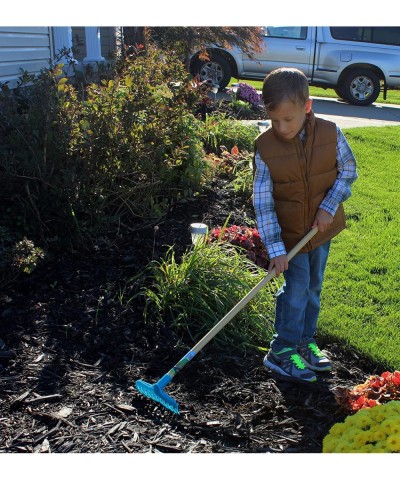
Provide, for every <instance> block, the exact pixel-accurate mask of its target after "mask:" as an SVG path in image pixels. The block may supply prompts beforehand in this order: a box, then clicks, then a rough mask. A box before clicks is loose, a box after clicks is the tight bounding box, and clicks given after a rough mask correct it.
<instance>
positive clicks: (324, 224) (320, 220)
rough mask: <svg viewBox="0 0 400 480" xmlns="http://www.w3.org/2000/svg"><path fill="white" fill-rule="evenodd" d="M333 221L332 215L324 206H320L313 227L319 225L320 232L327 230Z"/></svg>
mask: <svg viewBox="0 0 400 480" xmlns="http://www.w3.org/2000/svg"><path fill="white" fill-rule="evenodd" d="M332 222H333V217H332V215H331V214H330V213H328V212H327V211H326V210H324V209H323V208H319V209H318V212H317V214H316V215H315V218H314V222H313V224H312V226H311V228H314V227H318V231H319V232H325V230H326V229H327V228H328V227H329V225H330V224H331V223H332Z"/></svg>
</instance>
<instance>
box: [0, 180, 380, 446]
mask: <svg viewBox="0 0 400 480" xmlns="http://www.w3.org/2000/svg"><path fill="white" fill-rule="evenodd" d="M229 213H231V214H232V217H231V223H236V224H242V223H245V222H246V219H248V218H249V217H251V207H250V205H249V203H248V201H246V199H242V198H239V197H233V196H232V195H230V194H229V193H228V191H227V189H226V188H224V185H223V184H222V183H219V184H218V185H215V186H213V188H212V189H211V190H210V191H209V192H208V193H205V194H204V195H202V196H200V197H198V198H197V199H193V200H192V201H188V200H186V201H184V202H181V203H180V204H179V205H177V206H176V207H174V208H173V209H171V211H170V212H169V214H168V215H167V216H166V217H165V218H164V219H162V221H160V222H159V223H158V225H157V228H154V225H149V226H147V227H144V228H142V229H140V230H137V231H125V232H124V234H123V237H122V238H121V239H119V241H118V242H115V243H113V244H108V243H107V242H106V241H104V242H103V243H102V244H99V245H98V246H97V249H96V250H95V251H94V252H93V253H92V254H91V255H78V254H76V255H73V256H70V257H68V258H60V259H57V260H53V261H52V262H50V263H46V264H43V265H42V266H41V267H40V268H38V269H37V270H36V271H35V272H34V273H33V274H32V275H31V276H29V277H25V278H23V279H21V280H20V281H19V283H18V284H17V285H15V286H13V287H10V288H8V289H7V290H5V291H3V292H1V295H0V318H1V323H0V325H1V327H0V337H2V338H3V339H4V340H5V341H6V343H7V344H8V346H9V348H10V349H12V350H13V352H14V353H15V357H14V358H9V359H4V358H3V359H1V360H0V365H1V368H2V369H1V371H0V453H6V452H7V453H17V452H59V453H63V452H127V453H133V452H165V453H179V452H185V453H187V452H302V453H306V452H321V444H322V439H323V437H324V436H325V435H326V434H327V432H328V430H329V428H330V426H331V425H332V424H333V423H335V422H336V421H340V420H342V419H343V418H344V416H345V413H344V412H342V411H340V410H339V407H338V404H337V402H336V400H335V396H334V389H335V388H336V387H345V386H349V387H351V386H354V385H355V384H357V383H360V382H363V381H364V380H365V379H366V377H367V376H369V375H370V374H373V373H377V370H376V369H377V368H378V366H373V365H371V364H369V363H368V361H367V360H366V359H362V358H360V357H359V355H357V354H356V352H353V351H351V350H349V349H346V350H345V349H344V348H342V346H341V345H339V344H338V343H337V342H335V341H333V340H332V339H325V338H320V343H321V347H322V348H324V349H325V350H326V352H327V353H328V354H329V355H330V357H331V358H332V361H333V365H334V370H333V372H332V373H331V374H328V375H325V376H324V377H321V381H320V382H319V383H318V385H316V386H312V387H311V386H303V385H298V384H293V383H288V382H285V381H282V380H281V379H277V378H275V377H274V376H273V375H272V374H271V373H270V372H269V371H268V370H267V369H266V368H265V367H263V365H262V356H263V355H262V354H261V353H260V352H257V351H243V350H241V349H239V348H230V349H221V348H220V347H219V348H217V347H216V345H215V344H214V343H213V342H211V343H210V344H208V345H207V346H206V347H205V348H204V349H203V350H202V351H201V352H200V353H199V354H198V356H197V357H195V358H194V359H193V360H192V361H191V362H190V363H189V364H188V365H187V366H186V367H185V368H184V369H183V370H182V371H181V372H180V373H179V374H178V375H177V376H176V377H175V378H174V379H173V381H172V382H171V384H170V385H168V387H166V392H167V393H168V394H169V395H171V396H172V397H173V398H175V399H176V400H177V401H178V403H179V406H180V411H181V414H180V415H179V416H178V415H174V414H173V413H172V412H170V411H169V410H166V409H165V408H164V407H162V406H161V405H159V404H157V403H155V402H153V401H151V400H149V399H147V398H146V397H143V396H142V395H141V394H139V393H138V392H137V391H136V389H135V388H134V382H135V380H137V379H140V378H142V379H144V380H146V381H147V382H150V383H153V382H155V381H157V380H158V379H159V378H160V377H161V376H162V375H163V374H164V373H166V372H167V371H168V370H169V369H170V368H171V367H172V366H173V365H174V364H175V363H176V361H178V360H179V359H180V358H181V357H182V356H183V355H184V354H185V353H186V352H187V346H185V345H182V343H181V342H180V339H179V338H177V336H176V335H175V334H174V332H173V331H171V330H170V329H168V327H167V326H165V327H160V328H158V329H154V328H152V327H151V326H150V325H149V324H146V323H145V322H144V320H143V302H142V301H141V300H140V298H139V299H136V300H134V301H132V302H131V303H128V302H127V299H128V298H129V296H130V295H132V292H133V291H135V288H136V286H135V280H132V281H130V282H128V284H127V280H128V279H130V278H132V277H134V275H135V274H136V273H138V272H140V271H141V269H142V268H144V266H145V265H146V264H147V263H148V261H149V260H150V259H152V258H158V257H159V256H160V255H162V254H163V253H164V252H165V250H166V245H172V244H175V245H176V247H175V248H176V250H177V252H178V254H179V253H182V252H183V251H184V250H185V248H187V247H188V245H189V244H190V233H189V229H188V227H189V224H190V223H191V222H193V221H205V222H206V223H208V225H210V226H217V225H218V224H220V225H221V224H223V222H224V221H225V220H226V218H227V216H228V214H229ZM232 321H234V320H232ZM191 346H193V345H190V346H189V347H191Z"/></svg>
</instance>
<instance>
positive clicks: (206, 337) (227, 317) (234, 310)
mask: <svg viewBox="0 0 400 480" xmlns="http://www.w3.org/2000/svg"><path fill="white" fill-rule="evenodd" d="M317 232H318V227H315V228H313V229H312V230H310V231H309V232H308V233H307V235H305V236H304V237H303V238H302V239H301V240H300V242H299V243H297V245H295V246H294V247H293V248H292V250H290V252H289V253H288V255H287V257H288V261H290V260H291V259H292V258H293V257H294V256H295V255H296V254H297V253H298V252H299V251H300V250H301V249H302V248H303V247H304V246H305V245H306V244H307V243H308V242H309V241H310V240H311V239H312V237H313V236H314V235H315V234H316V233H317ZM274 276H275V268H273V269H272V270H271V272H270V273H268V275H267V276H265V277H264V278H263V279H262V280H261V281H260V282H258V283H257V285H255V286H254V287H253V288H252V289H251V290H250V292H249V293H248V294H247V295H246V296H245V297H243V298H242V300H240V302H238V303H237V304H236V305H235V306H234V307H233V308H232V309H231V310H230V311H229V312H228V313H227V314H226V315H225V316H224V317H223V318H222V319H221V320H220V321H219V322H218V323H217V324H215V325H214V327H213V328H212V329H211V330H210V331H209V332H208V333H207V334H206V335H204V337H203V338H202V339H201V340H199V341H198V342H197V343H196V345H195V346H194V347H193V348H192V350H191V353H192V354H193V355H196V354H197V353H198V352H199V351H200V350H201V349H202V348H203V347H205V346H206V345H207V343H208V342H209V341H210V340H211V339H212V338H214V337H215V335H217V333H218V332H220V331H221V330H222V329H223V328H224V327H225V325H226V324H227V323H229V322H230V321H231V320H232V318H233V317H234V316H235V315H237V314H238V313H239V312H240V311H241V310H242V309H243V308H244V307H245V306H246V305H247V304H248V303H249V302H250V300H251V299H252V298H253V297H255V296H256V295H257V293H258V292H259V291H260V290H261V289H262V288H263V287H264V285H266V284H267V283H268V282H269V281H270V280H271V279H272V278H273V277H274Z"/></svg>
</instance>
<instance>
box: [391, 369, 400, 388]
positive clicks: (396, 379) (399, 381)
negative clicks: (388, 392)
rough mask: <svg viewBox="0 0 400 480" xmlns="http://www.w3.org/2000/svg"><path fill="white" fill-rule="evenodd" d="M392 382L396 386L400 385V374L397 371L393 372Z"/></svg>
mask: <svg viewBox="0 0 400 480" xmlns="http://www.w3.org/2000/svg"><path fill="white" fill-rule="evenodd" d="M392 382H393V383H394V385H400V372H398V371H397V370H396V371H395V372H393V375H392Z"/></svg>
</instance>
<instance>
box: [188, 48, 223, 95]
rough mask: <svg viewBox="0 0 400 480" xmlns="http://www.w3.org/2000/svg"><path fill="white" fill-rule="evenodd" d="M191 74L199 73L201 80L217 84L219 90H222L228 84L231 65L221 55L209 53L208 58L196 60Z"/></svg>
mask: <svg viewBox="0 0 400 480" xmlns="http://www.w3.org/2000/svg"><path fill="white" fill-rule="evenodd" d="M193 74H194V75H196V74H199V76H200V80H201V81H208V82H210V83H212V84H214V85H215V84H216V85H219V88H220V90H222V89H223V88H225V87H226V86H227V85H228V83H229V81H230V79H231V77H232V67H231V66H230V64H229V62H228V60H226V58H224V57H223V56H222V55H218V54H211V55H210V60H206V61H202V60H197V61H196V63H195V64H194V68H193Z"/></svg>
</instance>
